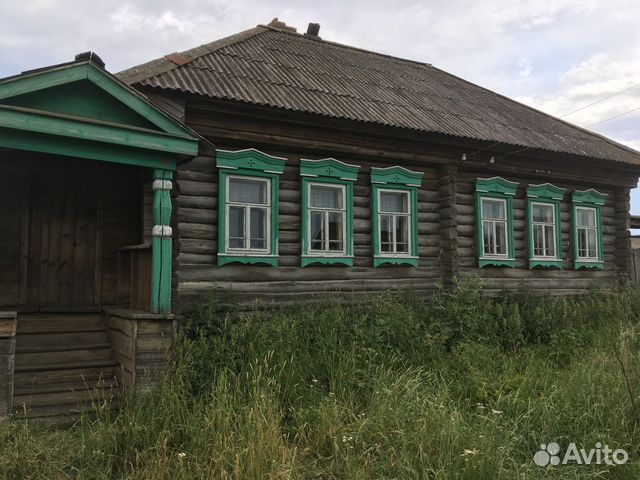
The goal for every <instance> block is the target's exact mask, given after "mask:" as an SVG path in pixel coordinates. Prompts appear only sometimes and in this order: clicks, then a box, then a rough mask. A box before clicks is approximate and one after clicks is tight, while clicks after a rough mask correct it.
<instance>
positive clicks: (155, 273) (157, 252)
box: [150, 169, 173, 313]
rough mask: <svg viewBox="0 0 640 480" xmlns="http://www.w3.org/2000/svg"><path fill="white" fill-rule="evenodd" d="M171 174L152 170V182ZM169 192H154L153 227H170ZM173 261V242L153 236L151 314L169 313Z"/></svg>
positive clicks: (166, 238) (168, 176)
mask: <svg viewBox="0 0 640 480" xmlns="http://www.w3.org/2000/svg"><path fill="white" fill-rule="evenodd" d="M172 177H173V174H172V172H170V171H168V170H159V169H157V170H154V171H153V179H154V180H169V181H170V180H171V178H172ZM171 210H172V206H171V192H170V190H164V189H161V190H154V194H153V221H154V226H166V227H169V226H170V225H171ZM172 260H173V241H172V238H171V237H168V236H155V235H154V237H153V240H152V243H151V305H150V308H151V312H152V313H169V312H170V311H171V276H172V272H171V268H172V265H171V262H172Z"/></svg>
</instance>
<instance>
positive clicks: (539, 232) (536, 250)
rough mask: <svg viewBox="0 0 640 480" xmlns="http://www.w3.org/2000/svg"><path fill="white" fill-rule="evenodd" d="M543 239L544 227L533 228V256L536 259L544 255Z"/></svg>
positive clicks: (536, 226) (535, 226)
mask: <svg viewBox="0 0 640 480" xmlns="http://www.w3.org/2000/svg"><path fill="white" fill-rule="evenodd" d="M542 238H543V229H542V225H534V226H533V255H534V256H536V257H541V256H543V255H544V248H543V245H542V244H543V240H542Z"/></svg>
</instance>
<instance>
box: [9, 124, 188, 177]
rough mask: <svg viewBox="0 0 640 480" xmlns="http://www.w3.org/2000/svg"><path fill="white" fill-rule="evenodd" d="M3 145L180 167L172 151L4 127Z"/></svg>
mask: <svg viewBox="0 0 640 480" xmlns="http://www.w3.org/2000/svg"><path fill="white" fill-rule="evenodd" d="M0 147H4V148H12V149H15V150H26V151H31V152H41V153H50V154H55V155H65V156H70V157H77V158H84V159H91V160H100V161H105V162H111V163H120V164H124V165H134V166H138V167H148V168H163V169H166V170H175V169H176V158H175V155H173V154H171V153H164V152H155V151H152V150H144V149H134V148H130V147H125V146H123V145H114V144H109V143H101V142H93V141H89V140H81V139H75V138H72V137H61V136H55V135H47V134H43V133H32V132H24V131H20V130H10V129H6V128H0Z"/></svg>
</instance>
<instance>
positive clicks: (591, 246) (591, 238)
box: [587, 228, 598, 258]
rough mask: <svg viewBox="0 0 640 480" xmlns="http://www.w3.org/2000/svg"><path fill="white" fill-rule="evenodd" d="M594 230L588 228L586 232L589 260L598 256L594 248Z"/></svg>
mask: <svg viewBox="0 0 640 480" xmlns="http://www.w3.org/2000/svg"><path fill="white" fill-rule="evenodd" d="M596 244H597V243H596V230H595V229H593V228H590V229H589V230H587V256H588V257H590V258H596V257H597V256H598V253H597V247H596Z"/></svg>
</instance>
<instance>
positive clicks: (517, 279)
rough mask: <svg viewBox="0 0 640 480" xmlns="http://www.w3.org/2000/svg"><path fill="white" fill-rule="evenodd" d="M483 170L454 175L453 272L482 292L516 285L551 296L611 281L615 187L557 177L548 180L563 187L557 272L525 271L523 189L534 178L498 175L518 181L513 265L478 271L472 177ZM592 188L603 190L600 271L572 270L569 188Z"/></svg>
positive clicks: (477, 175) (526, 254) (537, 182)
mask: <svg viewBox="0 0 640 480" xmlns="http://www.w3.org/2000/svg"><path fill="white" fill-rule="evenodd" d="M491 176H492V175H487V174H486V173H484V172H477V171H476V172H466V171H465V172H458V176H457V205H456V210H457V223H458V244H459V247H458V265H459V267H458V274H459V276H460V278H461V279H465V278H469V277H472V276H479V277H480V278H482V282H483V285H484V286H485V288H486V289H487V290H488V291H490V292H491V291H497V290H501V289H503V288H520V287H522V286H526V288H527V290H529V291H534V292H536V291H537V292H541V293H542V292H551V293H554V294H576V293H583V292H584V291H585V290H587V289H589V288H591V287H593V286H597V285H601V284H602V283H604V282H611V281H612V279H613V278H614V277H615V276H616V256H615V250H616V219H615V211H614V204H615V201H616V195H615V193H616V192H615V190H614V189H611V188H606V187H602V186H599V185H590V184H582V185H579V184H575V183H566V182H562V181H558V182H555V181H554V182H553V184H554V185H556V186H558V187H562V188H566V189H567V192H566V193H565V195H564V200H563V201H562V202H561V204H560V216H561V222H562V258H563V260H564V261H563V270H557V269H535V270H529V267H528V261H527V259H528V250H527V248H528V247H527V239H526V231H527V230H526V187H527V186H528V185H529V184H539V183H541V182H540V180H539V179H535V178H523V177H514V176H504V178H506V179H507V180H510V181H513V182H518V183H519V185H518V190H517V193H516V196H515V198H514V200H513V210H514V212H513V215H514V240H515V245H514V247H515V257H516V268H491V267H486V268H483V269H478V268H477V265H478V259H477V251H476V228H477V226H476V207H475V201H476V194H475V181H476V178H488V177H491ZM592 187H596V189H597V190H598V191H600V192H602V193H606V194H608V195H609V196H608V198H607V201H606V204H605V206H604V207H603V208H602V243H603V253H604V260H605V268H604V270H602V271H600V270H577V271H576V270H574V268H573V245H572V241H573V240H572V239H571V238H570V237H571V219H570V212H571V192H572V191H574V190H585V189H588V188H592Z"/></svg>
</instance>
